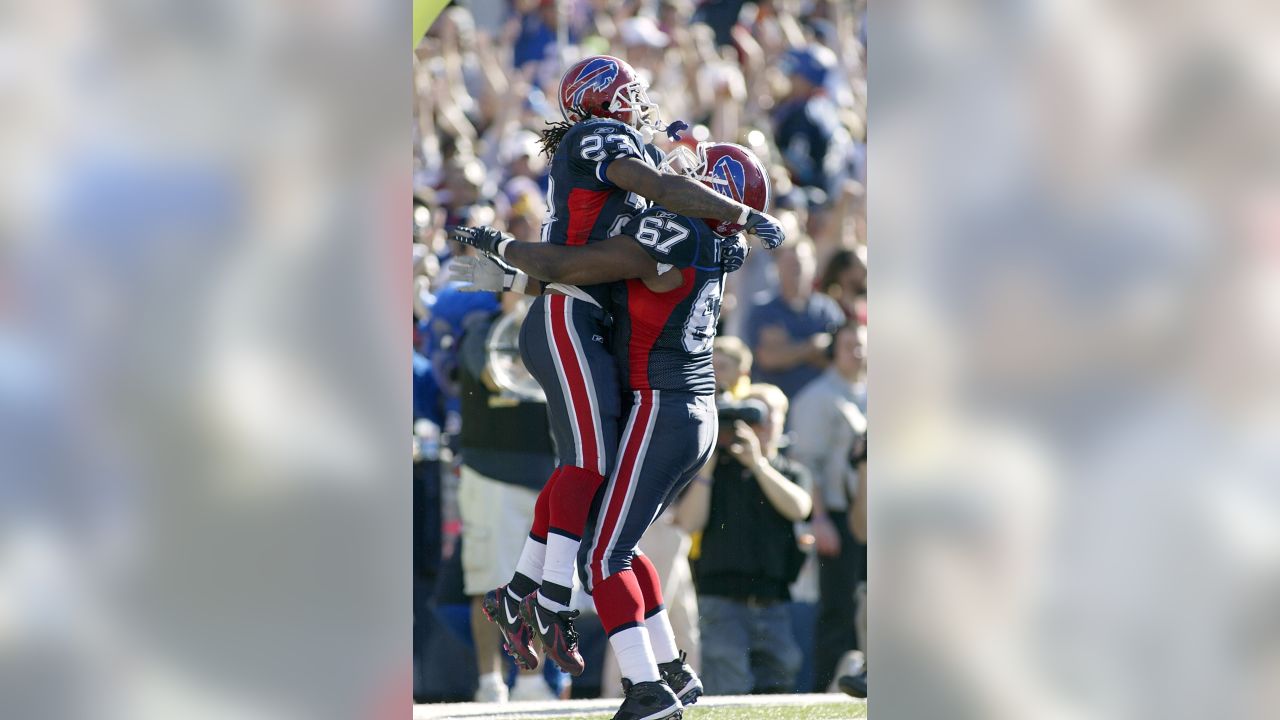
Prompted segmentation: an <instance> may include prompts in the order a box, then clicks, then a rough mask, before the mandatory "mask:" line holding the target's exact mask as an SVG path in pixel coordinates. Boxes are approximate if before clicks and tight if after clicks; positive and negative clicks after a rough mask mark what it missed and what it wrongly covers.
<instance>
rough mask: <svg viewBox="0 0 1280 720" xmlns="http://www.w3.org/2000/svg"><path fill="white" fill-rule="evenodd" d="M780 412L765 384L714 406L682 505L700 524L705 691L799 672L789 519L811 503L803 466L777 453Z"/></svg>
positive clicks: (797, 563)
mask: <svg viewBox="0 0 1280 720" xmlns="http://www.w3.org/2000/svg"><path fill="white" fill-rule="evenodd" d="M786 414H787V398H786V395H784V394H783V392H782V391H781V390H780V389H778V388H777V387H775V386H773V385H753V386H752V387H751V390H750V391H749V392H748V393H747V399H746V400H745V401H744V402H743V403H742V404H740V405H735V406H729V407H726V408H724V409H722V411H721V415H722V417H724V418H725V420H726V421H725V422H724V423H723V424H722V426H721V430H720V438H719V441H718V443H717V446H716V451H715V454H714V455H712V458H711V460H710V462H708V463H707V465H706V467H705V468H704V469H703V472H702V473H701V474H700V475H699V477H698V479H697V480H696V481H695V482H694V483H693V485H692V486H691V487H690V489H689V491H688V492H687V494H686V497H685V499H684V504H683V507H682V508H681V514H682V515H683V516H684V518H685V520H686V521H687V523H688V526H689V527H694V528H701V529H702V531H703V534H702V548H701V557H700V559H699V561H698V567H697V571H696V578H697V586H698V607H699V609H700V612H701V614H702V618H701V630H702V681H703V683H704V684H705V686H706V690H707V693H708V694H712V695H721V694H735V693H779V692H791V690H792V688H793V687H794V685H795V678H796V673H797V672H799V670H800V665H801V661H802V657H801V650H800V647H799V646H798V645H797V643H796V640H795V637H794V634H793V632H792V629H791V616H790V613H789V611H788V609H787V602H788V601H789V600H790V590H789V588H788V586H789V585H790V583H791V582H792V581H793V580H794V579H795V577H796V575H797V574H798V573H799V572H800V567H801V565H802V564H803V563H804V554H803V553H802V552H801V551H800V549H799V548H798V547H797V545H796V536H795V523H796V522H797V521H799V520H803V519H804V518H805V517H807V516H808V514H809V510H810V507H811V504H812V503H811V501H810V499H809V485H810V481H809V475H808V473H807V471H805V469H804V468H803V467H801V466H800V465H799V464H797V463H793V462H791V461H789V460H787V459H786V458H784V457H782V456H780V455H779V454H778V441H779V439H780V438H781V436H782V425H783V422H784V420H785V419H786ZM748 415H749V416H750V417H746V416H748ZM734 416H737V417H739V418H743V417H746V419H747V420H750V421H751V423H750V424H748V423H747V422H745V421H744V420H743V419H737V420H732V419H731V418H732V417H734Z"/></svg>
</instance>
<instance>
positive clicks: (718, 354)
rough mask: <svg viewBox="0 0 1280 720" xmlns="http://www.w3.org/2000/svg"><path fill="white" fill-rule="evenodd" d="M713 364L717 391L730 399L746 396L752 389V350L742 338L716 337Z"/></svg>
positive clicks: (712, 355) (713, 348)
mask: <svg viewBox="0 0 1280 720" xmlns="http://www.w3.org/2000/svg"><path fill="white" fill-rule="evenodd" d="M711 364H712V366H713V367H715V371H716V393H717V394H728V395H729V397H730V399H741V398H743V397H746V395H747V392H749V391H750V390H751V350H749V349H747V344H746V343H744V342H742V340H741V339H740V338H736V337H734V336H732V335H720V336H717V337H716V339H715V344H714V346H713V347H712V352H711Z"/></svg>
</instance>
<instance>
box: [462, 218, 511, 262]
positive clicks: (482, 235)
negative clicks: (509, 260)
mask: <svg viewBox="0 0 1280 720" xmlns="http://www.w3.org/2000/svg"><path fill="white" fill-rule="evenodd" d="M453 237H454V239H455V240H457V241H458V242H460V243H462V244H463V245H470V246H471V247H473V248H475V249H477V250H479V251H480V252H482V253H484V254H486V255H492V256H494V257H498V245H499V244H501V243H502V241H503V240H509V239H511V236H510V235H508V234H506V233H504V232H502V231H500V230H497V229H495V228H491V227H489V226H488V225H481V226H480V227H464V226H462V225H458V226H457V227H455V228H454V229H453Z"/></svg>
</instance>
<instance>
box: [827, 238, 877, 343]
mask: <svg viewBox="0 0 1280 720" xmlns="http://www.w3.org/2000/svg"><path fill="white" fill-rule="evenodd" d="M864 255H865V252H864V251H863V250H862V249H861V248H859V249H858V250H853V249H849V248H841V249H839V250H836V251H835V253H833V254H832V255H831V259H829V260H828V261H827V266H826V269H825V270H823V271H822V277H821V279H819V280H818V292H820V293H822V294H824V295H826V296H827V297H829V298H831V299H832V300H835V301H836V303H837V304H838V305H839V306H840V310H841V311H842V312H843V313H844V316H845V317H846V318H848V319H850V320H856V321H857V322H858V323H859V324H861V323H862V322H863V321H864V319H865V318H866V304H867V263H866V261H865V260H864V259H863V256H864Z"/></svg>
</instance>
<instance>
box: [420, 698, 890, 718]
mask: <svg viewBox="0 0 1280 720" xmlns="http://www.w3.org/2000/svg"><path fill="white" fill-rule="evenodd" d="M866 702H867V701H866V700H855V699H853V698H851V697H847V696H845V695H842V694H840V693H826V694H807V695H703V696H702V697H701V698H699V699H698V704H697V705H694V706H693V709H694V710H696V709H698V708H703V707H728V706H735V705H736V706H741V705H768V706H784V705H785V706H795V705H801V706H813V705H836V704H841V703H848V704H849V705H865V704H866ZM620 704H622V698H602V699H600V700H553V701H549V702H548V701H536V702H509V703H452V704H450V703H442V704H434V705H415V706H414V707H413V720H446V719H447V718H468V719H469V720H471V719H475V718H502V720H518V719H524V718H528V719H530V720H533V719H536V718H548V717H561V716H564V715H592V714H598V713H602V712H609V711H612V710H617V709H618V706H619V705H620ZM686 711H687V710H686Z"/></svg>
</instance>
